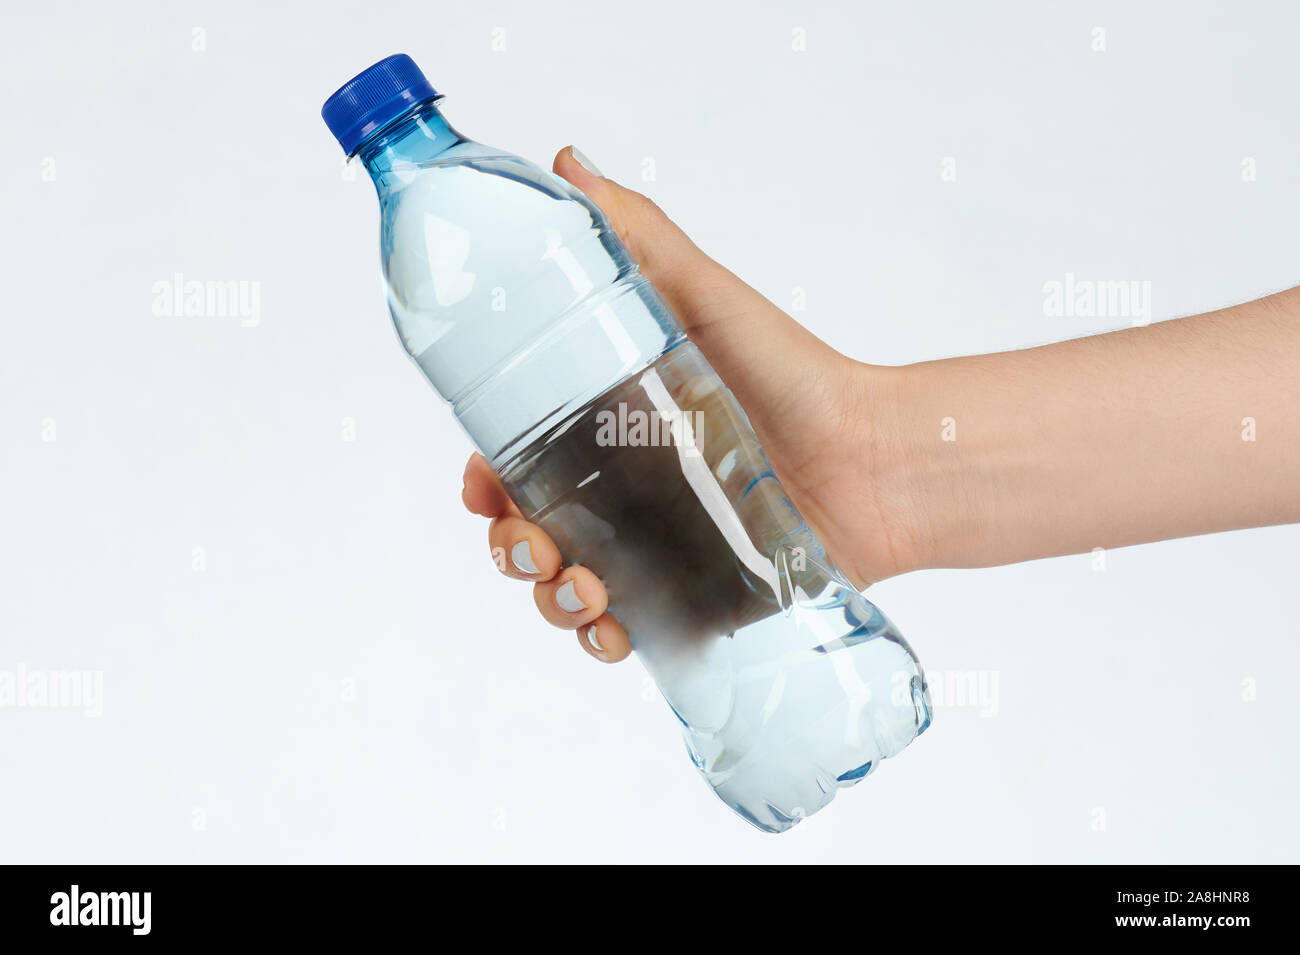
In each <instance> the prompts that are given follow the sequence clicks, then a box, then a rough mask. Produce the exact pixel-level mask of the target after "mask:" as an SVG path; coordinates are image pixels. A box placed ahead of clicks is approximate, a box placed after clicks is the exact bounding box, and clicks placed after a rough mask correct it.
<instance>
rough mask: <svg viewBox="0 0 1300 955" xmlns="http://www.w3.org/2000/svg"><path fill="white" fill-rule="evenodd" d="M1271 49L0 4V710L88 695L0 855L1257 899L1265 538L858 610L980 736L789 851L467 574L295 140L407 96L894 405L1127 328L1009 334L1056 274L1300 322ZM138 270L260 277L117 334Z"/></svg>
mask: <svg viewBox="0 0 1300 955" xmlns="http://www.w3.org/2000/svg"><path fill="white" fill-rule="evenodd" d="M195 27H198V28H201V29H202V30H203V31H204V33H203V34H202V37H203V39H204V41H205V46H206V48H205V49H203V50H201V51H196V50H195V49H194V44H195V34H194V32H193V30H194V28H195ZM1095 27H1102V28H1104V30H1105V38H1106V49H1105V51H1104V52H1094V50H1093V49H1092V45H1093V40H1094V34H1093V32H1092V31H1093V28H1095ZM494 28H501V29H503V30H504V34H500V33H497V34H495V36H496V37H498V38H500V37H502V36H504V40H505V50H504V51H494V49H493V40H494V32H493V31H494ZM796 28H802V29H803V30H804V31H806V37H807V49H806V51H805V52H797V51H795V50H793V49H792V40H793V39H794V37H795V34H794V31H795V29H796ZM1297 29H1300V16H1298V15H1297V13H1296V12H1295V8H1294V7H1293V6H1291V5H1289V4H1284V3H1276V4H1264V3H1250V4H1245V3H1242V4H1231V5H1220V4H1216V3H1163V4H1154V3H1152V4H1142V5H1135V4H1129V3H1114V4H1112V3H1076V4H1051V5H1047V4H1035V3H1023V4H994V5H987V4H978V5H976V4H970V5H965V4H962V5H959V4H955V3H954V4H936V3H915V4H903V3H888V4H886V3H870V4H868V3H848V2H844V3H839V4H829V3H822V4H809V3H789V2H787V3H774V2H753V0H751V2H746V3H738V4H734V5H721V4H707V5H706V4H702V3H699V2H675V0H674V2H666V0H665V2H658V3H654V4H645V3H638V4H623V3H614V2H610V0H602V2H571V3H565V4H563V5H562V6H556V5H553V4H526V3H522V2H520V3H508V2H494V3H489V4H479V3H469V2H461V3H438V2H429V0H423V2H418V3H403V2H397V0H386V2H384V3H382V4H379V5H371V6H366V5H357V4H347V5H340V6H337V7H336V8H335V9H334V10H333V11H330V12H327V11H325V10H324V8H323V7H322V6H321V5H319V4H300V5H295V6H287V5H286V6H279V5H275V6H273V5H271V4H264V3H233V2H220V3H217V2H212V3H199V4H183V3H161V2H159V3H149V4H133V5H130V9H123V8H118V7H116V6H113V5H104V4H89V3H87V4H80V5H76V4H72V5H58V6H57V7H56V6H55V5H44V4H25V5H10V6H9V7H7V8H6V12H5V14H4V22H3V29H2V30H0V48H2V49H3V56H4V73H3V84H4V85H3V92H2V93H0V126H2V127H3V129H4V148H3V151H2V152H0V194H2V195H3V210H4V213H3V220H2V222H0V254H2V256H3V262H4V263H5V266H4V280H3V296H4V301H3V321H4V324H3V330H4V339H3V342H4V344H3V348H2V349H0V456H2V457H0V467H2V470H0V475H2V482H3V483H2V485H0V670H11V671H12V670H14V669H15V668H16V667H17V666H18V665H19V664H20V663H21V664H25V665H26V666H27V667H29V668H43V669H86V670H100V671H102V672H103V680H104V701H103V706H104V712H103V715H102V717H100V718H98V719H94V718H88V717H86V716H84V715H82V714H81V713H80V712H77V711H69V710H57V709H48V708H47V709H37V708H14V707H10V708H5V709H0V759H3V766H4V768H3V772H2V777H0V858H2V859H3V860H4V861H28V862H38V861H39V862H143V861H173V860H178V861H241V860H267V861H271V860H283V861H307V860H312V861H316V860H321V861H325V860H485V861H493V860H521V861H541V860H628V861H723V860H727V861H754V862H768V861H772V862H778V861H779V862H790V861H840V862H943V861H963V862H964V861H1083V862H1102V861H1147V862H1193V861H1251V860H1256V861H1279V862H1281V861H1295V859H1296V851H1297V843H1298V835H1300V827H1298V826H1297V822H1296V812H1295V806H1296V798H1297V796H1296V787H1297V770H1296V763H1295V758H1296V746H1295V732H1296V729H1297V724H1298V723H1300V702H1298V701H1297V700H1296V698H1295V695H1294V684H1295V675H1296V672H1297V665H1298V664H1300V650H1298V649H1297V644H1298V643H1300V641H1298V640H1297V637H1300V625H1298V624H1297V621H1296V616H1295V613H1294V607H1295V595H1296V590H1297V584H1296V577H1297V557H1298V556H1300V527H1295V526H1293V527H1282V528H1272V529H1265V530H1254V531H1248V532H1240V533H1233V534H1223V535H1216V536H1212V537H1205V538H1200V539H1193V540H1185V541H1176V542H1170V543H1164V544H1158V545H1151V546H1146V547H1140V548H1132V549H1128V550H1122V551H1115V552H1111V553H1109V554H1107V555H1106V557H1105V570H1104V571H1100V572H1099V571H1097V570H1094V567H1093V560H1092V558H1091V556H1088V555H1084V556H1078V557H1070V558H1062V559H1057V560H1050V561H1041V562H1036V563H1030V564H1024V565H1019V566H1013V567H1007V568H1001V569H996V570H988V571H978V572H972V571H961V572H957V571H944V572H929V573H919V574H914V575H911V576H909V577H905V578H902V579H897V580H893V581H888V582H886V583H883V584H881V585H878V586H877V587H875V588H873V589H872V591H871V595H872V597H873V599H874V600H875V601H876V602H877V603H879V604H880V605H881V606H882V607H884V608H885V609H886V610H887V611H888V613H889V614H890V615H891V616H892V617H893V618H894V620H895V621H896V622H897V623H898V624H899V625H900V627H901V628H902V629H903V631H904V632H905V633H906V634H907V635H908V637H909V638H910V640H911V642H912V644H913V646H914V647H915V648H916V649H917V651H918V653H919V654H920V657H921V659H922V662H923V663H924V664H925V665H926V667H927V669H928V670H930V671H932V672H934V673H938V674H941V675H942V674H944V673H947V672H954V671H955V672H966V671H993V672H996V674H997V676H998V699H997V704H998V706H997V713H996V716H981V715H980V712H979V710H978V708H974V707H971V706H965V707H963V706H949V707H943V706H940V707H939V710H938V713H937V717H936V720H935V724H934V726H933V728H932V729H931V730H930V732H928V733H927V734H926V735H925V736H924V737H922V738H921V739H920V740H918V741H917V742H916V743H915V744H914V745H913V746H911V747H910V748H909V749H908V750H907V751H905V752H904V753H903V754H901V755H900V756H899V757H898V758H897V759H894V760H891V761H890V762H889V763H887V764H885V765H884V766H883V767H882V769H881V771H880V772H879V773H877V774H876V775H874V776H873V777H872V778H871V779H869V780H868V781H867V782H866V783H864V784H863V785H862V786H860V787H858V788H857V789H855V790H851V791H848V792H845V793H842V794H841V795H840V797H839V798H838V799H837V800H836V802H835V803H834V804H833V805H832V806H831V807H830V808H829V809H828V810H826V811H825V812H823V813H821V814H819V815H818V816H816V817H815V818H813V819H812V820H810V821H808V822H806V823H805V824H803V825H801V826H799V827H797V828H796V829H795V830H794V831H792V832H790V833H789V834H786V835H783V836H779V837H772V836H766V835H763V834H760V833H758V832H756V831H754V830H752V829H750V828H749V827H748V826H746V825H745V824H744V823H742V822H741V821H739V820H738V819H736V818H734V817H733V816H732V815H731V814H730V813H729V812H728V811H727V810H726V809H725V807H724V806H723V805H722V804H721V803H720V802H718V801H717V800H716V799H715V798H714V797H713V796H712V795H711V794H710V793H709V792H708V790H707V788H706V786H705V785H704V784H703V783H702V782H701V780H700V779H699V778H697V775H696V773H695V770H694V769H693V768H692V767H691V766H690V764H689V762H688V760H687V758H686V756H685V753H684V751H683V747H682V744H681V741H680V739H679V737H678V734H677V731H676V728H675V724H674V720H673V718H672V716H671V714H670V713H669V712H668V710H667V708H666V707H665V706H664V705H663V703H662V702H661V701H660V700H659V699H658V697H657V695H656V694H654V693H653V692H652V691H651V690H650V689H649V688H648V687H647V686H646V683H645V677H644V674H643V672H642V671H641V669H640V666H639V665H638V664H637V663H635V662H629V663H626V664H623V665H621V666H617V667H604V666H601V665H599V664H597V663H595V662H594V661H592V660H591V659H590V658H589V657H587V656H586V655H585V654H583V653H581V651H580V650H579V648H578V647H577V645H576V642H575V640H574V638H573V637H572V636H571V635H569V634H565V633H561V632H559V631H553V630H551V629H549V628H548V627H547V626H546V625H545V624H544V623H542V622H541V621H540V620H539V618H538V617H537V615H536V612H535V610H534V608H533V605H532V598H531V595H530V593H529V591H528V588H527V587H526V586H524V585H520V584H512V583H509V582H506V581H503V580H502V579H500V577H499V576H498V574H497V572H496V570H495V569H494V568H493V566H492V563H491V561H490V558H489V555H488V552H487V546H486V540H485V526H484V524H483V522H482V521H480V520H479V519H476V518H473V517H471V516H469V515H468V514H466V513H465V512H464V511H463V510H462V508H461V505H460V500H459V496H460V489H461V481H460V474H461V469H462V467H463V465H464V462H465V458H466V456H467V453H468V447H467V445H466V442H465V440H464V438H463V436H462V435H461V433H460V432H459V431H458V430H457V428H456V426H455V424H454V423H453V420H452V417H451V414H450V412H449V411H448V410H447V409H446V408H444V407H443V406H442V405H441V403H440V402H439V401H438V400H437V399H436V396H434V395H433V393H432V392H431V391H430V389H429V388H428V386H427V385H426V383H425V382H424V381H423V380H422V379H421V378H420V376H419V375H418V374H417V372H416V371H415V369H414V368H413V367H412V366H411V365H410V363H409V362H408V361H407V359H406V358H405V357H404V355H403V353H402V351H401V349H400V347H399V346H398V345H397V342H396V339H395V336H394V334H393V332H392V330H391V327H390V324H389V321H388V318H387V315H386V312H385V309H384V302H383V298H382V294H381V289H380V285H379V278H378V252H377V248H376V234H377V221H378V216H377V209H376V203H375V199H374V195H373V190H372V188H371V186H370V185H369V182H368V180H367V179H366V177H365V175H364V173H362V174H361V175H360V176H358V177H357V178H355V179H354V180H352V181H348V180H347V179H346V178H344V176H343V175H342V174H341V169H342V167H341V163H340V158H341V156H340V153H339V150H338V147H337V145H336V144H335V143H334V141H333V140H332V138H331V137H330V135H329V133H328V132H327V130H326V129H325V127H324V125H323V124H322V123H321V120H320V117H319V108H320V104H321V102H322V100H323V99H324V98H325V97H326V96H327V95H328V94H329V93H331V92H332V91H333V90H334V89H335V88H336V87H337V86H338V85H339V84H340V83H342V82H343V81H345V80H346V79H348V78H349V77H350V76H352V75H353V74H354V73H356V72H357V71H359V70H360V69H362V68H364V67H366V66H368V65H369V64H370V63H372V62H373V61H375V60H377V59H379V58H380V57H382V56H384V55H387V54H389V53H393V52H398V51H405V52H409V53H410V54H411V55H412V56H414V57H415V59H416V61H417V62H418V63H420V64H421V66H422V67H423V68H424V69H425V71H426V73H427V74H428V75H429V77H430V79H431V81H432V82H433V84H434V85H435V86H436V87H437V88H438V89H439V90H440V91H442V92H445V93H446V94H448V99H447V100H446V102H445V103H444V112H445V114H446V115H447V117H448V118H449V119H450V121H451V122H452V123H453V124H454V125H456V126H457V127H458V128H459V129H461V130H462V131H463V132H465V133H466V134H467V135H469V136H471V137H473V138H475V139H478V140H480V141H483V142H487V143H491V144H493V145H497V146H501V147H504V148H507V149H511V150H513V151H516V152H518V153H520V154H522V155H524V156H528V157H530V158H532V159H534V160H537V161H539V162H542V163H549V161H550V157H551V156H552V155H553V154H554V153H555V151H556V150H558V149H559V148H561V147H563V146H564V145H566V144H567V143H569V142H574V143H576V144H578V145H579V146H580V147H581V148H582V149H583V150H584V151H585V152H586V153H587V154H588V155H589V156H590V157H591V158H592V159H593V160H594V161H595V162H596V163H597V164H598V165H600V166H601V168H602V169H603V171H604V172H605V173H606V174H607V175H610V176H612V177H614V178H617V179H620V180H622V181H623V182H625V183H627V184H628V185H631V186H633V187H634V188H638V189H640V190H642V191H645V192H647V193H649V194H650V195H652V196H653V197H654V198H655V199H656V200H657V201H659V202H660V204H661V205H662V206H663V207H664V208H665V209H666V210H667V211H668V212H669V213H670V214H671V215H673V216H674V217H675V218H677V219H678V221H679V222H680V223H681V224H682V225H683V226H684V227H685V228H686V229H687V231H688V232H690V233H691V234H692V235H693V236H694V237H695V238H696V239H697V241H698V242H699V243H700V244H701V245H702V246H703V247H704V248H705V249H706V250H707V251H709V252H710V253H711V254H713V255H714V256H715V257H717V258H718V259H719V260H721V261H722V262H724V263H725V264H726V265H728V266H729V267H731V268H733V269H734V270H735V271H736V272H738V273H739V274H740V275H741V276H742V277H744V278H745V279H746V280H748V281H749V282H751V283H752V284H754V285H755V286H756V287H757V288H759V289H760V290H761V291H763V292H764V293H765V294H767V295H769V296H771V297H772V298H773V299H774V300H775V301H776V302H777V303H778V304H781V305H782V306H783V307H787V308H788V307H790V304H791V300H792V290H793V289H794V288H796V287H801V288H804V289H806V290H807V301H808V309H807V311H805V312H802V313H800V314H799V315H798V317H799V318H800V320H801V321H803V322H805V323H806V324H807V325H808V326H809V327H810V328H811V329H812V330H813V331H815V332H816V333H817V334H818V335H820V336H822V337H824V338H825V339H827V340H828V341H830V342H831V343H833V344H834V345H835V346H836V347H838V348H840V349H842V350H843V351H845V352H847V353H848V354H850V355H853V356H854V357H856V358H859V359H862V360H866V361H874V362H881V363H903V362H909V361H916V360H921V359H927V358H935V357H941V356H946V355H956V354H961V353H969V352H977V351H989V350H996V349H1003V348H1016V347H1021V346H1025V345H1028V344H1035V343H1041V342H1046V341H1052V340H1056V339H1061V338H1067V337H1074V336H1078V335H1083V334H1088V333H1090V332H1095V331H1100V330H1103V329H1106V328H1110V327H1115V326H1118V325H1123V324H1126V322H1125V321H1124V320H1122V319H1120V320H1116V319H1102V320H1086V319H1077V318H1075V319H1070V318H1048V317H1045V316H1044V314H1043V292H1042V288H1043V283H1045V282H1048V281H1052V280H1058V281H1059V280H1063V279H1064V277H1065V274H1066V273H1067V272H1073V273H1075V274H1076V275H1077V276H1079V277H1080V278H1091V279H1130V280H1149V281H1150V282H1151V283H1152V289H1153V297H1154V310H1155V317H1156V318H1157V319H1163V318H1169V317H1173V316H1177V315H1182V314H1188V313H1193V312H1199V311H1204V310H1206V309H1209V308H1212V307H1217V306H1222V305H1226V304H1230V303H1233V302H1237V301H1241V300H1245V299H1249V298H1253V297H1256V296H1258V295H1260V294H1262V293H1265V292H1269V291H1274V290H1277V289H1279V288H1284V287H1287V286H1289V285H1292V284H1295V283H1296V282H1297V281H1300V261H1298V260H1297V258H1296V248H1297V246H1296V241H1295V237H1296V223H1297V221H1300V160H1298V158H1297V157H1298V156H1300V134H1298V133H1297V117H1298V116H1300V83H1298V82H1297V79H1298V77H1297V72H1298V70H1297V66H1296V63H1297V60H1296V54H1295V36H1296V35H1297ZM945 157H952V158H954V159H955V161H956V169H957V181H956V182H945V181H943V180H942V179H941V177H940V171H941V162H942V160H943V159H944V158H945ZM1244 157H1253V158H1254V160H1255V163H1256V168H1257V171H1258V178H1257V181H1254V182H1243V179H1242V174H1241V173H1242V160H1243V158H1244ZM647 158H650V159H652V160H653V167H654V172H655V176H656V178H655V181H653V182H645V181H642V175H643V170H645V169H646V168H647V166H646V160H647ZM51 159H52V160H53V161H54V162H53V165H52V166H51V165H50V163H49V160H51ZM51 169H52V170H53V171H54V172H55V176H54V178H53V180H52V181H46V179H45V178H43V173H46V174H47V175H48V171H49V170H51ZM177 272H180V273H182V274H183V275H184V276H185V278H186V279H199V280H203V281H209V280H239V281H246V282H257V283H260V286H259V287H260V290H261V315H260V323H259V324H258V325H257V326H256V327H251V328H250V327H242V326H241V323H240V321H239V319H238V318H221V317H208V318H193V317H191V318H185V317H166V316H158V315H156V314H155V313H154V309H153V292H152V286H153V284H154V283H155V282H158V281H170V280H171V278H172V276H173V275H174V274H175V273H177ZM1296 413H1300V409H1295V408H1289V409H1286V408H1278V409H1237V408H1231V409H1224V415H1225V427H1229V428H1233V427H1239V424H1238V422H1239V420H1240V418H1241V417H1242V416H1244V415H1254V416H1256V417H1257V418H1258V421H1259V441H1260V442H1267V441H1268V440H1269V439H1270V435H1269V431H1270V429H1269V425H1268V418H1269V416H1270V415H1280V414H1296ZM344 419H351V421H352V422H353V423H354V424H355V429H356V440H355V441H347V440H343V437H344V425H343V422H344ZM51 420H52V421H53V423H54V440H45V439H46V438H48V437H49V436H50V435H49V431H48V427H49V425H50V422H51ZM936 427H937V424H936ZM1061 505H1062V507H1064V508H1068V507H1071V506H1073V505H1072V502H1070V501H1062V502H1061ZM195 548H202V549H203V551H202V553H203V554H204V555H206V570H205V571H204V572H196V571H195V570H194V569H193V567H194V553H195ZM1243 681H1254V683H1253V686H1254V687H1255V693H1256V697H1257V698H1256V699H1255V700H1254V701H1253V702H1252V701H1247V700H1243V695H1247V696H1248V695H1249V694H1248V693H1244V689H1245V688H1246V687H1248V686H1250V685H1251V684H1249V683H1244V682H1243ZM939 702H942V701H939ZM1099 810H1100V812H1099ZM1099 821H1101V822H1102V823H1104V827H1102V826H1099Z"/></svg>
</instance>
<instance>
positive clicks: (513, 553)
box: [510, 540, 541, 574]
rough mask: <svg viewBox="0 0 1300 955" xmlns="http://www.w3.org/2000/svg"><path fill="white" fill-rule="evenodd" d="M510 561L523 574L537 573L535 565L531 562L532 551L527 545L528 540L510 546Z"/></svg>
mask: <svg viewBox="0 0 1300 955" xmlns="http://www.w3.org/2000/svg"><path fill="white" fill-rule="evenodd" d="M510 562H511V563H513V564H514V565H515V567H517V568H518V569H519V570H522V571H523V572H524V573H525V574H539V573H541V571H539V570H538V569H537V565H536V564H535V563H533V551H532V549H531V548H530V547H529V546H528V541H526V540H522V541H520V542H519V543H518V544H516V545H515V546H514V547H512V548H510Z"/></svg>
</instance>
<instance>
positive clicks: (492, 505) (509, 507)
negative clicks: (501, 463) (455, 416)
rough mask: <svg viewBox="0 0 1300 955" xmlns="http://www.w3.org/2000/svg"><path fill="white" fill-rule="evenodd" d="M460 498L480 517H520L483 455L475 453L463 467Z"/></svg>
mask: <svg viewBox="0 0 1300 955" xmlns="http://www.w3.org/2000/svg"><path fill="white" fill-rule="evenodd" d="M460 498H461V500H462V501H464V502H465V506H466V507H467V508H469V510H470V512H471V513H473V514H478V515H480V516H481V517H489V518H496V517H522V516H523V515H522V514H520V513H519V508H517V507H515V502H514V501H512V500H510V495H509V494H507V493H506V489H505V488H504V487H503V486H502V485H501V478H499V477H497V472H496V471H493V470H492V466H491V465H490V464H488V463H487V459H486V458H484V457H483V455H481V454H479V453H478V452H475V453H474V454H473V455H471V456H470V459H469V463H468V464H466V465H465V489H464V490H463V491H461V492H460Z"/></svg>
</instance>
